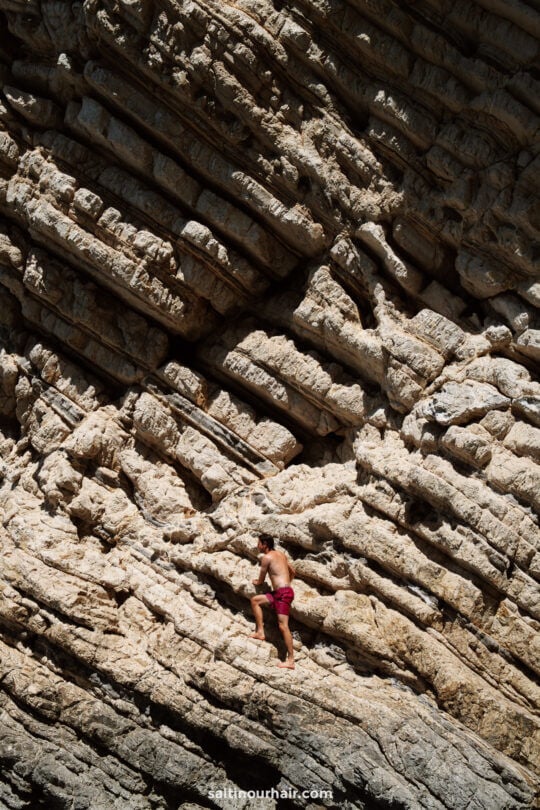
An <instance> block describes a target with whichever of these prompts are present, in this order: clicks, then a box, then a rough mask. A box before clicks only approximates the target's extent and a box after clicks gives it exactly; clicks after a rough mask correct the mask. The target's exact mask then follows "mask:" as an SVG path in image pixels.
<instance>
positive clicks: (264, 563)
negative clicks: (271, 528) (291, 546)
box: [250, 534, 294, 669]
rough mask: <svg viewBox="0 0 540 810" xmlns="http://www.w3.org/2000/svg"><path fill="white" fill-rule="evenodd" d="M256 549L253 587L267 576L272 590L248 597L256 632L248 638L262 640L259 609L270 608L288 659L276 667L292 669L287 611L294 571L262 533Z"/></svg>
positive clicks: (291, 597)
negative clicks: (257, 560)
mask: <svg viewBox="0 0 540 810" xmlns="http://www.w3.org/2000/svg"><path fill="white" fill-rule="evenodd" d="M257 550H258V551H260V552H261V553H262V555H263V557H262V559H261V568H260V571H259V576H258V578H257V579H254V580H253V584H254V585H262V584H263V582H264V580H265V579H266V575H267V574H269V575H270V581H271V583H272V588H273V590H272V591H271V593H261V594H258V595H257V596H252V597H251V609H252V610H253V615H254V616H255V625H256V629H255V632H254V633H252V634H251V636H250V638H257V639H259V640H260V641H264V640H265V635H264V624H263V612H262V609H263V607H264V606H265V605H270V606H271V607H273V608H274V610H275V611H276V613H277V618H278V626H279V629H280V631H281V634H282V636H283V640H284V642H285V646H286V648H287V658H286V659H285V661H280V662H279V664H278V667H281V669H294V650H293V640H292V636H291V631H290V630H289V611H290V609H291V602H292V600H293V599H294V591H293V589H292V588H291V582H292V580H293V578H294V568H292V566H291V565H289V562H288V560H287V557H286V556H285V554H284V553H283V552H282V551H276V550H275V549H274V539H273V538H272V537H270V536H269V535H267V534H261V536H260V537H259V542H258V544H257Z"/></svg>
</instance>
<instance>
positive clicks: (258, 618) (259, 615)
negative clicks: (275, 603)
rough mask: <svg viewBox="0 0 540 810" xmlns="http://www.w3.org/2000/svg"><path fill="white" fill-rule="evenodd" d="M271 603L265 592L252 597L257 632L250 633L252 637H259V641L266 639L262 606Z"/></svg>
mask: <svg viewBox="0 0 540 810" xmlns="http://www.w3.org/2000/svg"><path fill="white" fill-rule="evenodd" d="M269 604H270V603H269V601H268V599H267V598H266V596H265V595H264V593H259V594H257V596H252V597H251V609H252V611H253V615H254V616H255V632H254V633H251V634H250V638H258V639H259V641H264V640H265V635H264V624H263V612H262V608H263V605H269Z"/></svg>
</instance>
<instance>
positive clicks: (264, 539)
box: [259, 534, 274, 551]
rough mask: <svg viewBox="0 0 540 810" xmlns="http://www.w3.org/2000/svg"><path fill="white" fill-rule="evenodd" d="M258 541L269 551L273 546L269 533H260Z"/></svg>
mask: <svg viewBox="0 0 540 810" xmlns="http://www.w3.org/2000/svg"><path fill="white" fill-rule="evenodd" d="M259 541H260V542H261V543H263V545H265V546H266V548H267V549H268V550H269V551H272V550H273V548H274V538H273V537H270V535H269V534H261V535H259Z"/></svg>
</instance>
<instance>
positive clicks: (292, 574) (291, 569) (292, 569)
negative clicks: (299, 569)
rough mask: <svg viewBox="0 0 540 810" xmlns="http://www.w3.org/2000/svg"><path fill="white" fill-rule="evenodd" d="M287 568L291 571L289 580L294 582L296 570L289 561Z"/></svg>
mask: <svg viewBox="0 0 540 810" xmlns="http://www.w3.org/2000/svg"><path fill="white" fill-rule="evenodd" d="M287 568H288V569H289V579H290V580H291V582H292V581H293V579H294V578H295V576H296V571H295V570H294V568H293V567H292V565H291V564H290V562H289V561H288V560H287Z"/></svg>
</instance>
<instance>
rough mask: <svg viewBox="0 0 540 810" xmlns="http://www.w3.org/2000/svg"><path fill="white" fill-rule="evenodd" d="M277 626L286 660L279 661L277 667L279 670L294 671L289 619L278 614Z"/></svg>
mask: <svg viewBox="0 0 540 810" xmlns="http://www.w3.org/2000/svg"><path fill="white" fill-rule="evenodd" d="M278 625H279V629H280V630H281V635H282V636H283V641H284V642H285V646H286V648H287V658H286V659H285V661H280V662H279V664H278V667H281V669H294V650H293V639H292V635H291V631H290V630H289V617H288V616H283V615H282V614H281V613H278Z"/></svg>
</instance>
